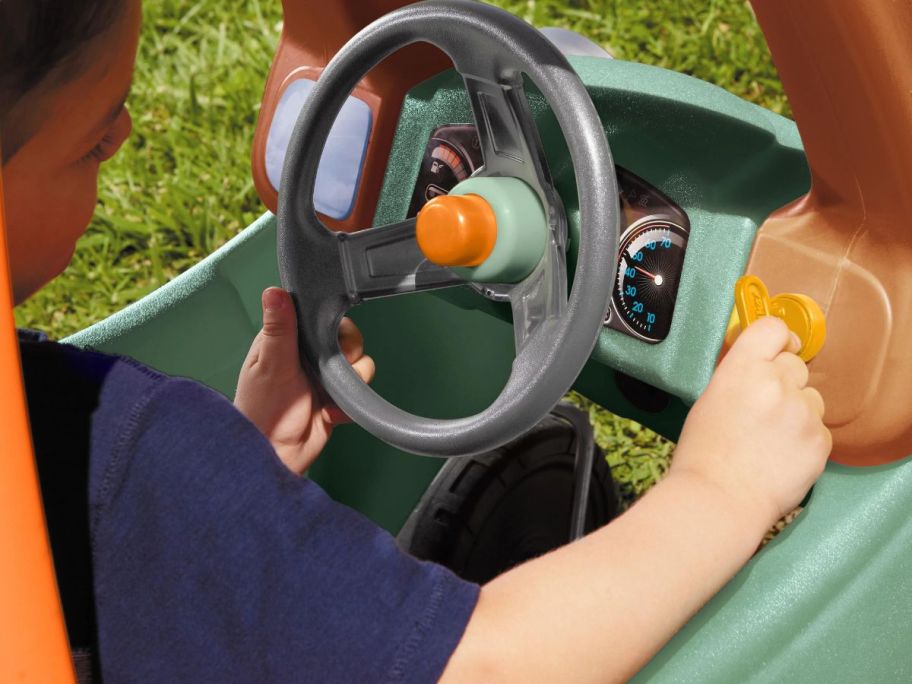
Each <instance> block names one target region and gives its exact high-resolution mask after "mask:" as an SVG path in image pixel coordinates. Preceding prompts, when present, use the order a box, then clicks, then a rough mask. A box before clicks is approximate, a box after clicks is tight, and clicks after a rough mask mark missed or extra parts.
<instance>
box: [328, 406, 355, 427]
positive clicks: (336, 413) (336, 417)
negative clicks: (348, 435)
mask: <svg viewBox="0 0 912 684" xmlns="http://www.w3.org/2000/svg"><path fill="white" fill-rule="evenodd" d="M320 417H321V418H323V422H325V423H329V424H330V425H345V424H346V423H350V422H352V419H351V418H349V417H348V416H347V415H346V413H345V411H343V410H342V409H340V408H339V407H338V406H335V405H331V406H324V407H323V408H322V410H321V411H320Z"/></svg>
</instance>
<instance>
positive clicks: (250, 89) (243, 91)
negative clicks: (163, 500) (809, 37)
mask: <svg viewBox="0 0 912 684" xmlns="http://www.w3.org/2000/svg"><path fill="white" fill-rule="evenodd" d="M493 4H496V5H499V6H501V7H504V8H505V9H508V10H510V11H511V12H513V13H514V14H517V15H518V16H520V17H522V18H523V19H526V20H527V21H530V22H532V23H533V24H535V25H537V26H563V27H566V28H571V29H574V30H577V31H579V32H580V33H583V34H584V35H587V36H589V37H590V38H592V39H593V40H594V41H596V42H597V43H600V44H601V45H603V46H604V47H606V48H608V49H609V50H610V51H611V52H613V53H614V54H615V55H616V56H617V57H618V58H621V59H627V60H632V61H639V62H644V63H648V64H654V65H658V66H662V67H666V68H669V69H674V70H677V71H682V72H685V73H688V74H692V75H694V76H696V77H698V78H702V79H704V80H707V81H710V82H713V83H716V84H718V85H720V86H722V87H723V88H727V89H728V90H730V91H732V92H734V93H736V94H737V95H740V96H741V97H744V98H746V99H748V100H751V101H753V102H756V103H758V104H761V105H763V106H765V107H768V108H770V109H772V110H773V111H776V112H780V113H783V114H786V115H787V114H788V113H789V110H788V105H787V102H786V100H785V97H784V95H783V93H782V88H781V86H780V84H779V81H778V78H777V76H776V71H775V69H774V67H773V65H772V63H771V61H770V59H769V54H768V52H767V49H766V45H765V43H764V41H763V36H762V34H761V33H760V30H759V28H758V27H757V25H756V22H755V20H754V17H753V14H752V11H751V9H750V6H749V4H748V3H747V2H743V1H739V0H718V1H710V2H706V1H705V0H655V1H654V2H650V3H643V2H639V1H638V0H566V1H564V2H558V1H556V0H496V1H495V2H494V3H493ZM144 5H145V6H144V14H145V17H144V26H143V33H142V39H141V44H140V52H139V56H138V59H137V71H136V77H135V80H134V85H133V92H132V95H131V96H130V100H129V106H130V110H131V112H132V114H133V118H134V133H133V136H132V138H131V139H130V140H129V141H128V142H127V144H126V145H125V146H124V149H123V151H122V152H121V153H120V154H119V155H118V156H117V157H115V158H114V159H113V160H112V161H110V162H108V163H107V164H105V166H104V169H103V172H102V174H101V180H100V188H99V189H100V195H99V202H98V211H97V212H96V216H95V218H94V219H93V221H92V225H91V227H90V228H89V230H88V232H87V233H86V235H85V237H83V238H82V240H81V241H80V242H79V245H78V248H77V251H76V254H75V256H74V259H73V262H72V264H71V265H70V267H69V268H68V269H67V270H66V272H65V273H64V274H63V275H61V276H60V277H59V278H58V279H57V280H55V281H54V282H53V283H51V284H50V285H49V286H47V287H46V288H45V289H44V290H42V291H41V292H40V293H39V294H37V295H35V296H34V297H32V298H31V299H30V300H29V301H27V302H26V303H24V304H23V305H21V306H19V307H18V308H17V310H16V323H17V325H19V326H26V327H33V328H38V329H41V330H44V331H46V332H47V333H48V334H49V335H51V337H54V338H60V337H64V336H66V335H67V334H69V333H72V332H75V331H77V330H80V329H82V328H84V327H86V326H87V325H89V324H91V323H93V322H95V321H98V320H100V319H102V318H104V317H106V316H108V315H110V314H111V313H113V312H115V311H117V310H118V309H121V308H123V307H124V306H125V305H126V304H129V303H130V302H133V301H135V300H137V299H139V298H140V297H142V296H143V295H145V294H148V293H149V292H151V291H153V290H154V289H156V288H157V287H159V286H160V285H162V284H163V283H165V282H167V281H168V280H169V279H171V278H173V277H174V276H175V275H177V274H178V273H180V272H181V271H183V270H184V269H186V268H187V267H189V266H190V265H192V264H193V263H195V262H196V261H198V260H199V259H200V258H201V257H203V256H205V255H206V254H208V253H210V252H211V251H212V250H214V249H215V248H217V247H218V246H219V245H221V244H223V243H225V242H226V241H227V240H229V239H231V237H233V236H234V235H236V234H237V233H238V232H239V231H240V230H241V229H242V228H244V227H245V226H247V225H248V224H249V223H250V222H251V221H252V220H253V219H254V218H255V217H256V216H258V215H259V214H260V213H261V212H262V211H263V207H262V205H261V203H260V201H259V198H258V197H257V195H256V192H255V190H254V188H253V182H252V180H251V176H250V162H249V159H250V145H251V142H252V140H253V132H254V127H255V124H256V117H257V111H258V109H259V101H260V97H261V95H262V90H263V85H264V83H265V79H266V75H267V73H268V70H269V64H270V61H271V59H272V54H273V51H274V48H275V45H276V43H277V41H278V36H279V32H280V30H281V20H282V16H281V5H280V2H279V0H245V2H240V3H235V2H232V3H226V2H222V1H221V0H146V2H145V3H144ZM575 400H576V401H577V402H578V403H581V404H582V405H584V406H585V407H586V408H587V410H589V412H590V416H591V417H592V419H593V424H594V426H595V431H596V437H597V440H598V442H599V444H600V445H601V447H602V448H603V449H604V450H605V452H606V454H607V455H608V456H607V457H608V460H609V463H610V464H611V466H612V468H613V469H614V472H615V476H616V477H617V479H618V480H619V481H620V482H621V484H622V490H623V493H624V495H625V498H626V499H627V500H632V499H633V498H634V497H635V496H637V495H639V494H640V493H642V492H643V491H644V490H645V489H646V488H647V487H649V486H650V485H651V484H653V483H654V482H655V481H656V479H657V478H659V477H660V476H661V474H662V473H664V472H665V470H666V469H667V467H668V462H669V458H670V455H671V452H672V449H673V445H672V444H671V443H669V442H667V441H665V440H662V439H661V438H658V437H657V436H656V435H655V434H654V433H652V432H650V431H649V430H646V429H645V428H642V427H641V426H639V425H638V424H636V423H633V422H631V421H627V420H622V419H620V418H617V417H616V416H613V415H611V414H609V413H607V412H606V411H604V410H601V409H599V408H598V407H596V406H592V405H590V404H589V403H588V402H585V400H582V399H581V398H579V397H577V398H576V399H575Z"/></svg>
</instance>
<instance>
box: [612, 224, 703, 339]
mask: <svg viewBox="0 0 912 684" xmlns="http://www.w3.org/2000/svg"><path fill="white" fill-rule="evenodd" d="M686 248H687V231H686V230H685V229H684V228H683V227H681V226H679V225H678V224H676V223H673V222H671V221H668V220H664V219H659V218H647V219H644V220H643V221H640V222H638V223H636V224H634V225H633V226H631V227H630V229H629V230H628V231H627V233H626V235H625V236H624V237H623V240H622V242H621V246H620V250H619V252H618V271H617V279H616V282H615V288H614V304H615V308H616V310H617V312H618V314H619V318H620V319H621V320H622V321H623V322H624V325H625V326H626V327H627V328H628V329H629V330H630V332H631V333H633V334H634V335H635V336H636V337H639V338H641V339H644V340H647V341H649V342H659V341H661V340H664V339H665V337H667V335H668V331H669V330H670V329H671V317H672V314H673V313H674V305H675V298H676V296H677V293H678V283H679V281H680V279H681V267H682V266H683V265H684V251H685V249H686Z"/></svg>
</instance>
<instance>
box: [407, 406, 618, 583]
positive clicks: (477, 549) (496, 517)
mask: <svg viewBox="0 0 912 684" xmlns="http://www.w3.org/2000/svg"><path fill="white" fill-rule="evenodd" d="M573 410H575V409H573ZM561 411H562V412H564V413H566V411H567V407H566V406H563V407H562V408H561ZM573 423H575V424H576V426H579V425H580V421H573ZM573 423H571V422H570V421H568V420H566V419H564V418H562V417H560V416H559V415H556V414H554V413H552V414H550V415H548V416H546V417H545V419H544V420H542V421H541V422H540V423H539V424H538V425H537V426H536V427H534V428H533V429H532V430H531V431H529V432H528V433H526V434H525V435H523V436H521V437H519V438H517V439H515V440H513V441H512V442H509V443H507V444H506V445H504V446H502V447H501V448H499V449H496V450H494V451H491V452H488V453H486V454H482V455H480V456H476V457H474V458H452V459H450V460H449V461H448V462H447V463H446V465H444V466H443V468H442V469H441V470H440V472H439V473H438V474H437V477H436V478H435V479H434V481H433V482H432V483H431V485H430V487H428V490H427V491H426V492H425V494H424V496H423V497H422V499H421V501H420V502H419V504H418V506H417V508H416V509H415V511H414V512H413V513H412V515H411V516H410V517H409V519H408V521H407V522H406V523H405V526H404V527H403V528H402V531H401V532H400V533H399V537H398V541H399V545H400V547H401V548H402V549H403V550H405V551H407V552H408V553H411V554H412V555H414V556H416V557H418V558H421V559H423V560H430V561H434V562H437V563H440V564H442V565H445V566H446V567H448V568H450V569H451V570H453V572H455V573H456V574H457V575H459V576H460V577H462V578H464V579H467V580H470V581H473V582H479V583H484V582H487V581H488V580H491V579H493V578H494V577H496V576H497V575H499V574H501V573H502V572H504V571H506V570H509V569H510V568H512V567H513V566H515V565H518V564H519V563H522V562H523V561H526V560H529V559H530V558H535V557H537V556H540V555H542V554H544V553H547V552H548V551H550V550H552V549H555V548H557V547H559V546H563V545H564V544H566V543H568V542H569V541H570V530H571V517H572V510H573V496H574V483H575V461H576V454H577V446H578V444H579V443H580V442H579V440H586V442H587V443H588V445H589V446H591V448H594V449H595V457H594V459H593V460H592V476H591V480H590V483H589V497H588V504H587V507H586V515H585V527H584V529H585V531H586V532H590V531H592V530H594V529H597V528H599V527H601V526H602V525H605V524H606V523H608V522H610V521H611V520H612V519H613V518H614V517H615V516H617V514H618V508H619V498H618V493H617V487H616V485H615V482H614V480H613V479H612V477H611V471H610V469H609V467H608V464H607V463H606V462H605V459H604V457H603V455H602V453H601V450H600V449H598V447H597V446H595V445H594V444H592V443H591V440H592V435H591V431H589V432H588V434H583V435H580V434H578V432H577V429H578V428H577V427H575V426H574V424H573ZM583 424H584V425H585V429H586V430H588V429H589V428H588V423H587V422H586V421H585V420H583Z"/></svg>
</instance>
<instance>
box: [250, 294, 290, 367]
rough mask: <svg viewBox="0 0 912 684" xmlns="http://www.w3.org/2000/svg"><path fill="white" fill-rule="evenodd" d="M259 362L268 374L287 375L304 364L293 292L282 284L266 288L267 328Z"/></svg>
mask: <svg viewBox="0 0 912 684" xmlns="http://www.w3.org/2000/svg"><path fill="white" fill-rule="evenodd" d="M258 338H259V339H258V341H257V344H256V346H257V348H258V352H259V353H258V356H257V365H258V367H259V371H260V372H261V373H263V374H264V375H267V376H269V375H271V374H273V375H274V374H281V375H286V374H288V373H289V372H291V371H296V370H297V369H298V368H299V367H300V361H299V359H298V325H297V316H296V315H295V310H294V304H293V303H292V301H291V295H289V294H288V293H287V292H286V291H285V290H283V289H281V288H278V287H269V288H266V290H264V291H263V329H262V330H261V331H260V334H259V335H258Z"/></svg>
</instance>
